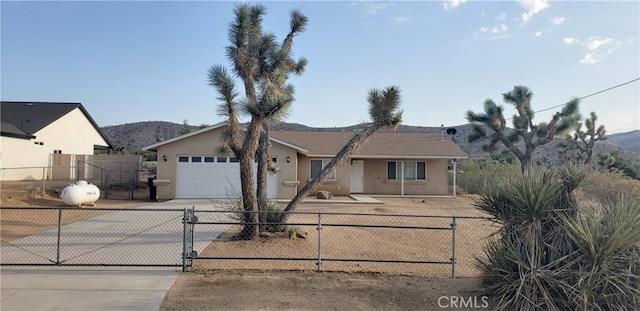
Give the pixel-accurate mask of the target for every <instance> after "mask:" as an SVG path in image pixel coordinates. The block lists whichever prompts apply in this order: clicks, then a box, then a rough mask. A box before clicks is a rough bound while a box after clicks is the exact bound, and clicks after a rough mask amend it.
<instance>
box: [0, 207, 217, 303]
mask: <svg viewBox="0 0 640 311" xmlns="http://www.w3.org/2000/svg"><path fill="white" fill-rule="evenodd" d="M192 207H193V208H194V209H196V210H198V209H200V210H204V209H206V210H212V209H216V207H215V205H214V204H213V203H212V202H211V201H209V200H171V201H167V202H162V203H155V204H152V205H149V206H144V207H139V208H138V210H143V209H145V208H153V209H184V208H192ZM182 217H183V213H182V212H180V211H145V212H139V211H114V212H110V213H108V214H104V215H101V216H97V217H92V218H88V219H84V220H81V221H77V222H73V223H70V224H67V225H63V226H62V227H61V234H60V247H61V248H60V253H59V254H57V253H56V247H55V246H56V243H57V235H58V233H57V229H54V230H49V231H46V232H42V233H39V234H37V235H33V236H29V237H25V238H22V239H18V240H14V241H11V245H3V246H2V247H0V256H2V262H3V263H9V262H11V263H15V262H28V263H52V262H54V263H55V262H56V260H58V261H59V262H61V263H63V264H65V263H66V264H104V265H149V266H152V265H177V266H176V267H167V268H162V267H133V268H132V267H97V268H96V267H61V266H55V267H54V266H52V267H48V266H46V267H29V268H23V267H13V266H3V267H2V271H1V273H0V283H1V285H2V286H1V287H2V291H1V302H0V309H1V310H158V308H159V306H160V303H161V302H162V299H163V298H164V295H165V293H166V291H167V290H168V289H169V287H171V285H172V284H173V282H174V281H175V279H176V277H177V275H178V273H179V272H180V271H181V267H179V265H181V264H182V247H183V245H182V240H183V228H184V226H183V224H182ZM220 217H228V216H224V215H222V214H218V213H203V214H199V215H198V218H199V220H200V221H213V220H214V219H213V218H216V219H218V220H219V219H220ZM210 218H211V219H210ZM227 227H228V226H227V225H219V226H214V227H211V226H208V227H207V229H208V230H206V231H204V230H196V232H195V233H194V236H193V240H194V250H196V251H197V252H201V251H202V250H203V249H204V248H205V247H206V246H207V245H208V244H209V243H210V242H211V241H212V240H214V239H215V238H216V237H218V236H219V235H220V234H221V233H222V232H224V231H225V230H226V229H227Z"/></svg>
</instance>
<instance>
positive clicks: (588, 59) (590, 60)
mask: <svg viewBox="0 0 640 311" xmlns="http://www.w3.org/2000/svg"><path fill="white" fill-rule="evenodd" d="M600 59H601V58H600V57H597V56H594V54H592V53H587V55H585V56H584V57H583V58H582V59H581V60H580V61H579V63H580V64H586V65H593V64H595V63H597V62H598V61H599V60H600Z"/></svg>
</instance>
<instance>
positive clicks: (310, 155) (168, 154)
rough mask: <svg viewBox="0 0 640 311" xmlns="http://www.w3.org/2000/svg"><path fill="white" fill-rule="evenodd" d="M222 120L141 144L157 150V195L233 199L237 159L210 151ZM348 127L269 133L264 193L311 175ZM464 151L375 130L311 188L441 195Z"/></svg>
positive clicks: (281, 191) (423, 136)
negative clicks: (272, 169) (270, 169)
mask: <svg viewBox="0 0 640 311" xmlns="http://www.w3.org/2000/svg"><path fill="white" fill-rule="evenodd" d="M225 125H226V124H225V123H221V124H217V125H214V126H212V127H208V128H204V129H200V130H197V131H195V132H191V133H188V134H185V135H182V136H178V137H175V138H172V139H169V140H166V141H162V142H158V143H156V144H153V145H150V146H147V147H144V148H143V150H153V151H157V154H158V168H157V178H158V179H163V180H168V181H169V184H168V185H167V186H160V187H159V188H158V196H159V197H160V198H162V199H172V198H237V197H239V196H240V172H239V167H240V166H239V163H238V162H237V159H236V158H235V157H233V156H230V155H226V156H225V155H222V156H221V155H218V154H216V153H215V150H216V148H217V147H218V146H219V145H220V142H221V139H220V134H221V131H222V130H223V128H224V126H225ZM354 134H355V132H324V131H308V132H302V131H301V132H289V131H271V132H270V136H271V144H270V147H269V154H270V156H271V159H272V161H273V162H275V165H277V166H278V167H279V172H278V173H277V174H274V175H271V174H269V177H268V181H267V188H268V189H267V193H268V195H267V196H268V197H269V198H278V199H291V198H293V197H294V196H295V194H296V193H297V192H298V191H299V190H300V189H302V187H304V185H305V184H306V183H307V182H308V181H309V180H311V178H312V177H314V176H316V175H317V174H318V173H319V172H320V170H321V169H322V167H323V166H324V165H326V164H327V163H328V162H329V161H330V160H331V159H332V158H333V157H334V156H335V154H336V153H338V152H339V151H340V149H341V148H342V147H343V146H344V145H345V144H346V143H347V141H349V139H351V137H353V135H354ZM467 157H468V156H467V154H466V153H465V152H464V151H462V149H460V147H458V146H457V145H456V144H455V143H453V142H452V141H451V140H449V139H448V138H444V139H443V138H442V136H441V135H440V134H430V133H396V132H382V131H379V132H376V133H375V134H374V135H373V136H371V137H370V139H369V140H368V142H367V143H366V144H365V145H364V146H363V147H362V148H361V149H360V151H358V152H357V153H356V154H354V155H352V156H351V158H350V159H348V160H347V161H346V162H345V163H344V164H343V165H341V166H339V167H337V168H336V169H335V171H333V172H332V173H331V174H330V176H329V178H328V180H326V181H325V182H324V183H323V184H322V185H321V186H320V187H319V188H318V190H327V191H331V192H332V193H333V194H334V195H349V194H352V193H362V194H369V195H407V196H426V195H435V196H448V195H450V192H449V186H450V184H449V171H448V167H449V164H450V162H451V160H455V159H463V158H467ZM254 174H255V170H254Z"/></svg>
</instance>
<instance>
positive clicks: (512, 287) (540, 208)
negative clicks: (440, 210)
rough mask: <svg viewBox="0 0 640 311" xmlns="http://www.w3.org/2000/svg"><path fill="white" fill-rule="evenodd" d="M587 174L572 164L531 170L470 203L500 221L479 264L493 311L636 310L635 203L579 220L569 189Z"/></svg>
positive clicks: (639, 221)
mask: <svg viewBox="0 0 640 311" xmlns="http://www.w3.org/2000/svg"><path fill="white" fill-rule="evenodd" d="M587 176H588V170H587V169H586V168H584V167H581V166H579V165H576V164H568V165H566V166H563V167H560V168H556V169H550V168H543V167H534V168H532V169H530V170H529V171H528V172H527V173H525V174H522V175H520V176H519V178H516V179H515V180H512V181H511V182H510V183H506V182H503V183H501V184H500V185H499V187H494V188H491V189H489V191H485V193H484V194H483V195H482V197H481V199H479V200H478V201H477V202H476V206H477V207H478V208H479V209H480V210H482V211H484V212H486V213H489V214H491V215H493V216H494V217H495V218H496V221H497V222H498V223H500V224H501V229H500V230H499V231H498V232H496V234H495V235H493V236H491V237H489V238H488V239H487V243H486V245H485V247H484V252H485V255H486V258H485V259H477V263H478V267H479V268H480V269H481V271H482V272H483V275H484V283H485V285H486V291H487V292H486V294H491V295H493V296H494V297H495V301H496V302H497V304H498V305H497V309H499V310H637V309H638V301H639V300H640V299H639V296H638V288H639V286H638V285H639V284H640V283H638V275H639V271H638V270H639V269H638V265H639V264H638V262H639V261H638V259H639V258H638V254H639V253H640V250H639V249H638V247H639V246H640V208H638V207H637V206H638V201H635V200H632V199H629V201H623V200H618V201H615V202H614V201H610V202H608V203H605V204H604V205H606V206H607V208H603V209H601V210H600V212H599V214H598V215H579V214H578V208H579V206H578V203H577V202H578V201H577V198H576V196H575V190H576V189H577V188H578V187H580V186H581V185H582V184H583V183H584V181H585V180H586V179H587ZM625 202H626V203H625ZM596 216H598V217H596ZM580 219H584V220H580ZM622 297H624V299H622Z"/></svg>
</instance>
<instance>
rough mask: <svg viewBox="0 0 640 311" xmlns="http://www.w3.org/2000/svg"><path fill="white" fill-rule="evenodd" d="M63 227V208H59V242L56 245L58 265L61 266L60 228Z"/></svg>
mask: <svg viewBox="0 0 640 311" xmlns="http://www.w3.org/2000/svg"><path fill="white" fill-rule="evenodd" d="M61 227H62V208H61V207H58V241H57V245H56V265H59V264H60V228H61Z"/></svg>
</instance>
